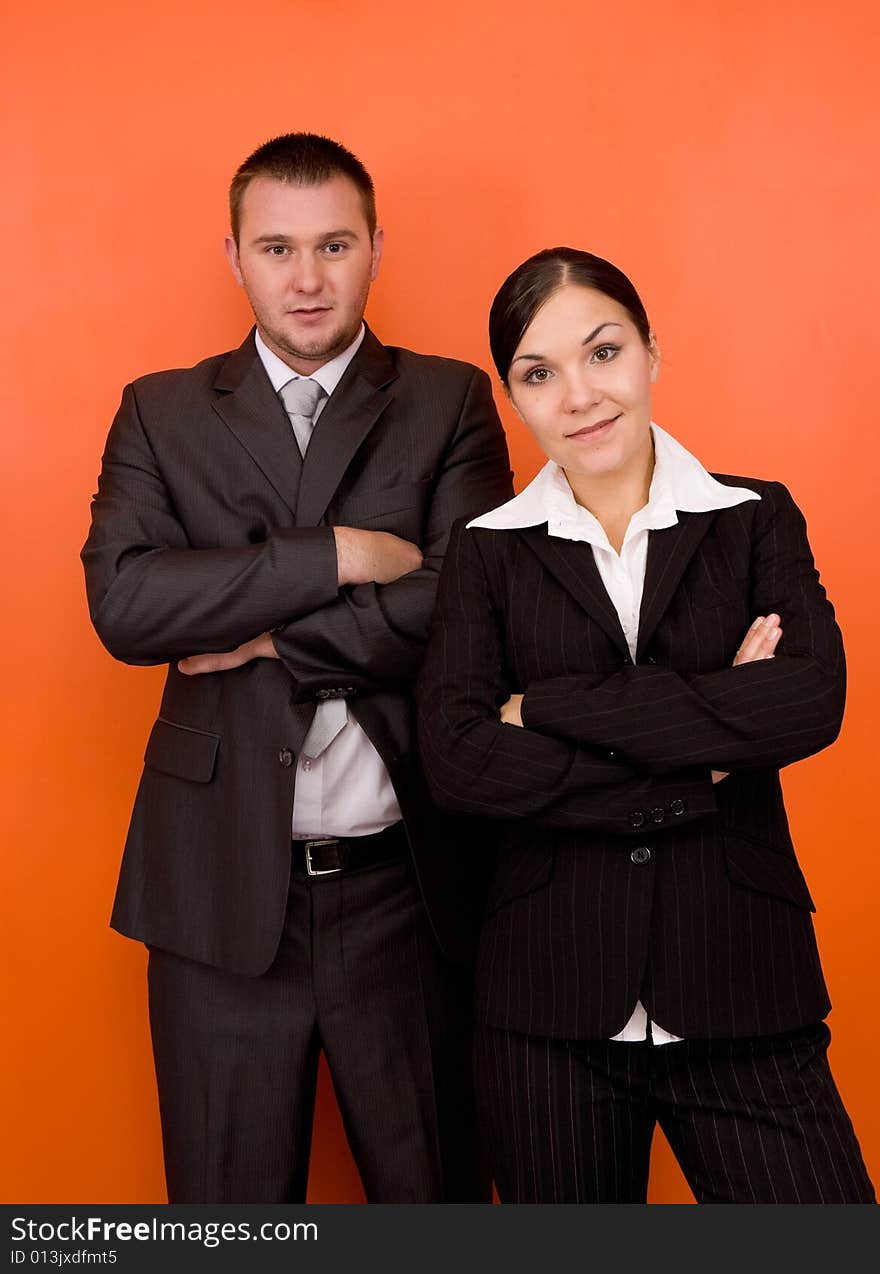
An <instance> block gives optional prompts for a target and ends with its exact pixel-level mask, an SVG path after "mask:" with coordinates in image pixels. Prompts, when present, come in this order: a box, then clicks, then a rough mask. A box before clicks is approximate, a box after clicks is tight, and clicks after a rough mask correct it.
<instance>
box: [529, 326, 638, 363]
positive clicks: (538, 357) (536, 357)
mask: <svg viewBox="0 0 880 1274" xmlns="http://www.w3.org/2000/svg"><path fill="white" fill-rule="evenodd" d="M622 326H623V324H622V323H614V322H612V320H611V319H607V320H606V321H605V322H604V323H600V324H599V326H598V327H594V328H593V330H592V332H590V333H589V335H587V336H585V337H584V339H583V341H582V344H583V345H589V343H590V341H594V340H595V339H596V337H597V336H598V335H599V333H600V332H601V331H602V328H603V327H622ZM545 357H546V355H545V354H517V356H516V358H515V359H514V360H513V362H514V363H518V362H519V361H520V359H522V358H524V359H526V360H527V361H528V362H531V363H540V362H541V361H542V359H544V358H545ZM512 366H513V363H511V367H512Z"/></svg>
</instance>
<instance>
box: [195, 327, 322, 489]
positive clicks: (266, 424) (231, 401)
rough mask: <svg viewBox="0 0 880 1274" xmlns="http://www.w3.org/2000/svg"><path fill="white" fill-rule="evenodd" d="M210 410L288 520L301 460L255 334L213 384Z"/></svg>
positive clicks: (250, 334) (224, 367)
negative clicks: (283, 506) (282, 505)
mask: <svg viewBox="0 0 880 1274" xmlns="http://www.w3.org/2000/svg"><path fill="white" fill-rule="evenodd" d="M214 388H215V389H216V390H218V391H219V394H218V397H217V400H216V402H215V403H214V408H215V410H216V411H217V413H218V415H219V416H220V417H221V419H222V420H223V421H224V423H225V424H226V426H227V427H228V428H229V429H230V430H231V431H232V432H233V433H234V434H235V436H236V438H237V439H238V441H239V442H240V443H241V445H242V446H243V447H244V448H245V450H246V451H247V452H248V453H249V454H250V455H251V457H252V458H253V460H254V461H255V462H256V463H257V464H258V465H259V467H260V469H261V470H262V471H263V473H264V474H265V476H266V478H267V479H268V481H269V482H270V483H271V484H272V486H273V487H274V488H275V490H276V491H277V492H278V494H279V495H280V496H281V498H282V500H283V501H284V503H285V504H286V505H287V506H288V508H289V509H290V511H291V513H292V514H295V513H296V508H297V501H298V497H299V487H300V477H301V475H302V457H301V456H300V454H299V447H297V445H296V439H295V438H294V435H293V430H292V429H291V427H290V420H289V419H288V416H287V413H286V412H285V410H284V406H283V404H282V403H281V401H280V399H279V397H278V395H277V394H276V393H275V391H274V389H273V388H272V382H271V381H270V380H269V377H268V376H267V375H266V370H265V368H264V367H263V364H262V362H261V361H260V356H259V354H258V353H257V349H256V346H255V345H254V333H253V330H251V332H250V333H249V334H248V336H247V338H246V340H245V341H244V344H243V345H241V346H240V347H239V348H238V349H237V350H236V351H235V353H234V354H231V355H230V356H229V358H228V359H227V360H226V362H225V363H224V364H223V366H222V367H221V368H220V371H219V372H218V373H217V377H216V379H215V381H214Z"/></svg>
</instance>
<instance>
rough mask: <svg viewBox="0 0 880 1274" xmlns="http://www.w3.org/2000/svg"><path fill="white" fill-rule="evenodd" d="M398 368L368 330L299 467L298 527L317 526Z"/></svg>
mask: <svg viewBox="0 0 880 1274" xmlns="http://www.w3.org/2000/svg"><path fill="white" fill-rule="evenodd" d="M396 379H397V372H396V370H395V367H394V364H393V363H392V361H391V357H390V355H389V353H388V351H387V350H386V349H385V347H384V345H382V344H380V342H379V341H378V340H377V339H376V337H375V336H374V335H373V333H372V332H371V331H370V330H369V328H367V332H366V335H365V336H364V339H363V342H362V344H361V347H360V349H359V350H358V352H357V353H356V354H355V356H354V358H353V359H352V360H351V363H350V364H349V366H348V367H347V368H346V370H345V374H344V375H343V377H342V379H341V380H340V382H339V384H338V385H337V387H336V389H335V390H334V391H333V393H332V394H331V395H330V399H329V401H328V403H327V405H326V407H325V408H324V410H323V411H322V412H321V415H320V416H319V417H318V423H317V424H316V425H315V431H314V433H313V434H312V438H311V441H310V443H309V448H308V451H307V452H306V458H305V460H304V461H303V466H302V490H301V493H300V498H299V505H298V508H297V511H296V524H297V526H317V525H318V523H319V522H320V520H321V518H322V517H323V516H324V513H325V512H326V510H327V505H328V504H329V503H330V501H331V499H332V498H333V494H334V492H335V491H336V488H337V487H338V486H339V483H340V481H341V480H342V477H343V476H344V474H345V471H346V469H347V468H348V466H349V465H350V464H351V461H352V460H353V459H354V456H355V454H356V452H357V450H358V448H359V447H360V445H361V443H362V442H363V441H364V439H365V438H366V436H367V434H368V433H369V432H370V430H371V429H372V428H373V426H374V425H375V423H376V421H377V420H378V419H379V417H380V416H381V414H382V412H383V411H384V410H385V408H386V407H387V406H388V404H389V402H390V401H391V395H390V394H389V392H388V386H389V385H390V384H391V382H392V381H394V380H396Z"/></svg>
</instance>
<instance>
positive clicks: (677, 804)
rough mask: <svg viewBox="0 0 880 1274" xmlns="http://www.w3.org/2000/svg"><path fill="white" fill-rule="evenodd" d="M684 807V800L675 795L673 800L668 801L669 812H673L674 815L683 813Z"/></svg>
mask: <svg viewBox="0 0 880 1274" xmlns="http://www.w3.org/2000/svg"><path fill="white" fill-rule="evenodd" d="M685 808H686V806H685V803H684V801H682V800H680V799H679V798H678V797H676V798H675V800H674V801H670V802H669V813H670V814H675V816H676V817H678V816H679V815H681V814H683V813H684V811H685Z"/></svg>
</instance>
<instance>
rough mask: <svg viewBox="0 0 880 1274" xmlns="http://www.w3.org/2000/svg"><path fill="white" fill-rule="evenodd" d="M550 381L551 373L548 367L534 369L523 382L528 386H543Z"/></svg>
mask: <svg viewBox="0 0 880 1274" xmlns="http://www.w3.org/2000/svg"><path fill="white" fill-rule="evenodd" d="M549 379H550V372H549V370H548V369H547V368H546V367H533V368H532V370H531V371H530V372H527V373H526V375H525V376H524V377H523V380H524V381H525V383H526V384H527V385H543V384H544V383H545V382H546V381H548V380H549Z"/></svg>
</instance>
